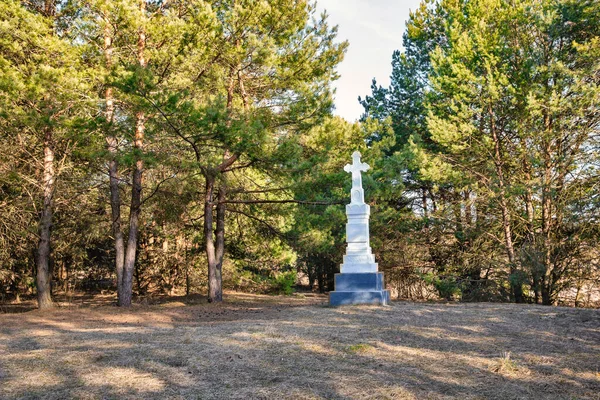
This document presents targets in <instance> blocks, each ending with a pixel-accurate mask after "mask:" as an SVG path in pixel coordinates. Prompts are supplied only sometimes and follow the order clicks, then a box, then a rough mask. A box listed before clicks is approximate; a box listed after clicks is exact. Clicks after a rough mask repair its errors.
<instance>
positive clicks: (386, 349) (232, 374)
mask: <svg viewBox="0 0 600 400" xmlns="http://www.w3.org/2000/svg"><path fill="white" fill-rule="evenodd" d="M250 300H251V299H250V298H249V299H248V301H247V302H245V301H240V302H238V303H236V304H233V305H205V306H197V307H181V308H180V309H170V308H167V309H164V310H163V309H153V310H151V312H152V314H150V313H147V315H145V318H148V320H145V321H143V320H142V321H133V322H132V321H129V320H127V321H119V320H118V317H123V315H130V314H131V315H133V314H135V312H129V313H126V312H117V313H116V314H110V315H108V316H105V315H104V314H101V313H98V314H94V313H92V314H89V315H87V316H86V315H85V314H83V313H81V314H83V315H81V316H80V318H78V319H77V320H76V321H69V320H65V319H63V318H66V317H65V316H66V314H64V313H62V314H61V313H58V314H57V315H56V316H55V317H49V318H44V317H43V316H42V315H35V316H34V313H32V314H31V315H30V317H32V318H31V321H29V323H28V324H27V325H26V326H17V325H15V326H1V327H0V335H2V336H1V337H2V339H4V340H5V342H4V343H5V347H4V349H5V350H2V351H3V353H2V352H0V397H2V398H7V399H8V398H49V399H59V398H60V399H62V398H82V397H85V398H103V399H104V398H156V399H158V398H160V399H162V398H186V399H187V398H203V399H204V398H207V399H208V398H282V397H287V398H302V397H306V398H315V397H316V398H336V399H351V398H381V397H387V398H417V399H420V398H425V397H428V398H442V397H448V396H450V397H455V398H490V399H504V398H531V399H538V398H546V399H563V398H594V396H597V393H599V392H600V376H599V375H598V372H599V371H600V352H599V350H600V315H599V313H598V311H596V310H569V309H556V308H547V307H532V306H517V305H491V304H477V305H465V304H460V305H427V304H410V303H395V304H393V305H392V306H391V307H386V308H376V307H348V308H339V309H336V308H329V307H320V306H315V305H306V304H300V303H297V304H294V303H293V302H291V303H290V304H273V303H270V302H267V301H265V302H256V301H255V302H251V301H250ZM183 310H184V311H185V312H184V311H183ZM136 311H140V310H136ZM157 314H160V315H161V316H162V317H164V318H165V319H166V320H168V322H166V323H165V322H164V321H163V322H160V321H157V320H156V318H157V317H156V315H157ZM111 316H112V317H115V319H114V320H113V321H110V318H109V317H111ZM102 317H104V318H103V319H100V318H102ZM153 318H154V319H153ZM357 345H364V346H363V347H360V346H357ZM354 348H356V349H359V350H360V349H364V351H354V350H352V349H354ZM0 349H2V348H0ZM507 351H510V352H511V354H512V357H513V360H514V362H515V366H516V367H515V371H513V373H510V374H504V373H501V372H499V371H497V370H494V369H492V368H490V364H493V363H495V362H496V361H497V360H498V359H499V358H500V357H501V356H502V354H503V352H507ZM39 356H41V357H42V358H39ZM535 360H538V361H535ZM540 360H541V361H540ZM542 362H543V364H542ZM28 368H29V369H28ZM36 369H40V370H43V371H44V373H45V374H46V378H48V382H38V383H43V384H42V385H36V384H34V383H28V381H27V380H25V381H24V380H23V378H24V376H23V374H25V373H27V372H35V371H36ZM53 379H54V380H55V382H54V383H53V382H52V380H53ZM111 379H112V381H111ZM1 387H4V388H5V389H4V390H6V388H9V387H10V392H7V393H2V390H3V389H2V388H1Z"/></svg>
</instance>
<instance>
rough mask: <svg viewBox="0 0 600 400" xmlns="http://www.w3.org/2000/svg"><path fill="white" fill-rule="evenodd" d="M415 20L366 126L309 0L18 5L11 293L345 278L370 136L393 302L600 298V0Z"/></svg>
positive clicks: (375, 220)
mask: <svg viewBox="0 0 600 400" xmlns="http://www.w3.org/2000/svg"><path fill="white" fill-rule="evenodd" d="M402 22H403V21H398V23H399V24H401V23H402ZM406 26H407V28H406V30H405V32H404V35H403V37H402V43H403V47H402V49H399V50H398V51H395V52H394V53H393V54H392V55H391V66H392V73H391V83H390V85H389V86H387V85H386V86H382V85H380V84H378V82H376V81H375V80H373V82H372V86H371V93H367V94H365V95H364V96H361V97H360V98H359V99H357V101H359V102H360V104H361V105H362V106H363V107H364V114H363V115H362V117H361V118H360V120H358V121H354V122H352V121H346V120H344V119H343V118H341V117H339V116H336V115H335V107H334V98H335V93H334V90H333V83H334V82H335V80H336V79H337V78H338V73H337V66H338V65H339V63H340V62H341V61H342V60H343V57H344V53H345V51H346V49H347V47H348V45H349V44H348V42H346V41H344V40H343V38H340V37H339V35H338V33H337V27H336V26H333V25H332V24H330V23H329V21H328V18H327V14H326V13H322V14H321V13H318V12H317V5H316V4H315V3H313V2H310V1H306V0H269V1H267V0H22V1H17V0H2V1H1V2H0V295H1V297H0V302H19V301H21V300H22V299H24V298H36V299H37V304H38V307H39V308H40V309H49V308H52V307H55V305H56V303H57V301H56V299H57V298H58V297H60V296H62V297H66V298H68V297H69V296H70V295H72V294H73V293H77V292H87V293H99V292H106V293H112V294H114V299H115V303H116V304H118V305H119V306H122V307H128V306H131V304H132V302H136V301H138V299H140V298H143V297H144V296H150V295H154V294H161V295H177V294H179V295H183V294H185V295H189V294H192V293H196V294H198V293H199V294H202V295H204V296H206V297H207V299H208V301H209V302H216V303H218V302H221V301H223V290H235V291H239V292H252V293H280V294H290V293H291V292H292V291H293V290H294V288H295V287H296V286H304V287H305V289H304V290H308V289H310V290H314V291H318V292H321V293H324V292H327V291H330V290H333V279H334V275H335V273H337V272H339V265H340V263H341V260H342V256H343V253H344V249H345V223H346V215H345V208H344V207H345V206H344V205H345V204H346V203H348V201H349V194H348V193H349V189H350V185H351V182H350V177H349V175H348V174H347V173H346V172H344V170H343V167H344V165H345V164H347V163H349V162H350V160H351V154H352V152H354V151H355V150H359V151H360V152H361V154H362V155H363V160H364V161H365V162H367V163H368V164H369V165H370V166H371V169H370V170H369V171H368V173H366V174H365V175H364V176H363V184H364V187H365V196H366V198H365V201H366V202H368V203H369V205H370V206H371V220H370V223H371V226H370V233H371V246H372V248H373V251H374V253H375V257H376V260H377V262H378V263H379V268H380V270H381V271H384V273H385V276H386V281H387V286H388V288H389V289H391V290H392V294H393V297H394V298H400V299H412V300H429V299H442V300H457V301H465V302H466V301H492V302H515V303H537V304H544V305H568V306H576V307H592V306H598V305H599V304H600V247H599V246H598V242H599V239H600V86H599V85H600V2H599V1H597V0H423V1H422V3H421V5H420V7H419V8H418V9H416V10H413V11H412V12H411V15H410V19H409V20H408V21H407V22H406Z"/></svg>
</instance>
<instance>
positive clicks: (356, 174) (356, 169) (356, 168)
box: [344, 151, 369, 189]
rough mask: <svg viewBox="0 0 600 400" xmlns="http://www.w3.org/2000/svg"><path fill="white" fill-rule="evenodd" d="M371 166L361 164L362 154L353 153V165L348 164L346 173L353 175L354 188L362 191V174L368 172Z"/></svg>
mask: <svg viewBox="0 0 600 400" xmlns="http://www.w3.org/2000/svg"><path fill="white" fill-rule="evenodd" d="M368 169H369V164H367V163H363V162H360V153H359V152H358V151H355V152H354V153H352V164H346V166H345V167H344V171H346V172H350V173H352V187H353V188H361V189H362V179H361V174H360V173H361V172H363V171H367V170H368Z"/></svg>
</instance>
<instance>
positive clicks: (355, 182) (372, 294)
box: [329, 151, 390, 305]
mask: <svg viewBox="0 0 600 400" xmlns="http://www.w3.org/2000/svg"><path fill="white" fill-rule="evenodd" d="M352 160H353V162H352V164H348V165H346V166H345V167H344V171H346V172H350V173H352V189H351V191H350V204H348V205H347V206H346V215H347V216H348V223H347V224H346V242H347V243H348V244H347V248H346V255H345V256H344V260H343V264H342V265H341V268H340V271H341V273H340V274H336V277H335V291H333V292H331V293H330V295H329V304H331V305H345V304H388V303H389V298H390V295H389V291H387V290H385V286H384V281H383V273H381V272H377V263H376V262H375V256H374V255H373V252H372V250H371V246H370V244H369V243H370V242H369V216H370V214H371V210H370V207H369V205H368V204H365V202H364V197H365V196H364V191H363V188H362V177H361V172H362V171H366V170H368V169H369V165H367V164H365V163H362V162H361V161H360V153H359V152H358V151H355V152H354V154H352Z"/></svg>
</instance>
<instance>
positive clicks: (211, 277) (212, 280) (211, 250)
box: [204, 174, 219, 302]
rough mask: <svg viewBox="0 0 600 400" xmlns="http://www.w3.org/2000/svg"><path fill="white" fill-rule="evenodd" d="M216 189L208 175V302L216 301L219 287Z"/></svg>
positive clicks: (206, 222)
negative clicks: (217, 272)
mask: <svg viewBox="0 0 600 400" xmlns="http://www.w3.org/2000/svg"><path fill="white" fill-rule="evenodd" d="M214 189H215V177H214V175H210V174H207V175H206V190H205V193H204V246H205V250H206V259H207V262H208V301H209V302H213V301H215V299H214V296H215V292H216V290H215V288H216V287H217V286H219V281H218V279H217V274H216V270H217V259H216V254H215V239H214V236H213V194H214ZM217 301H218V300H217Z"/></svg>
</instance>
